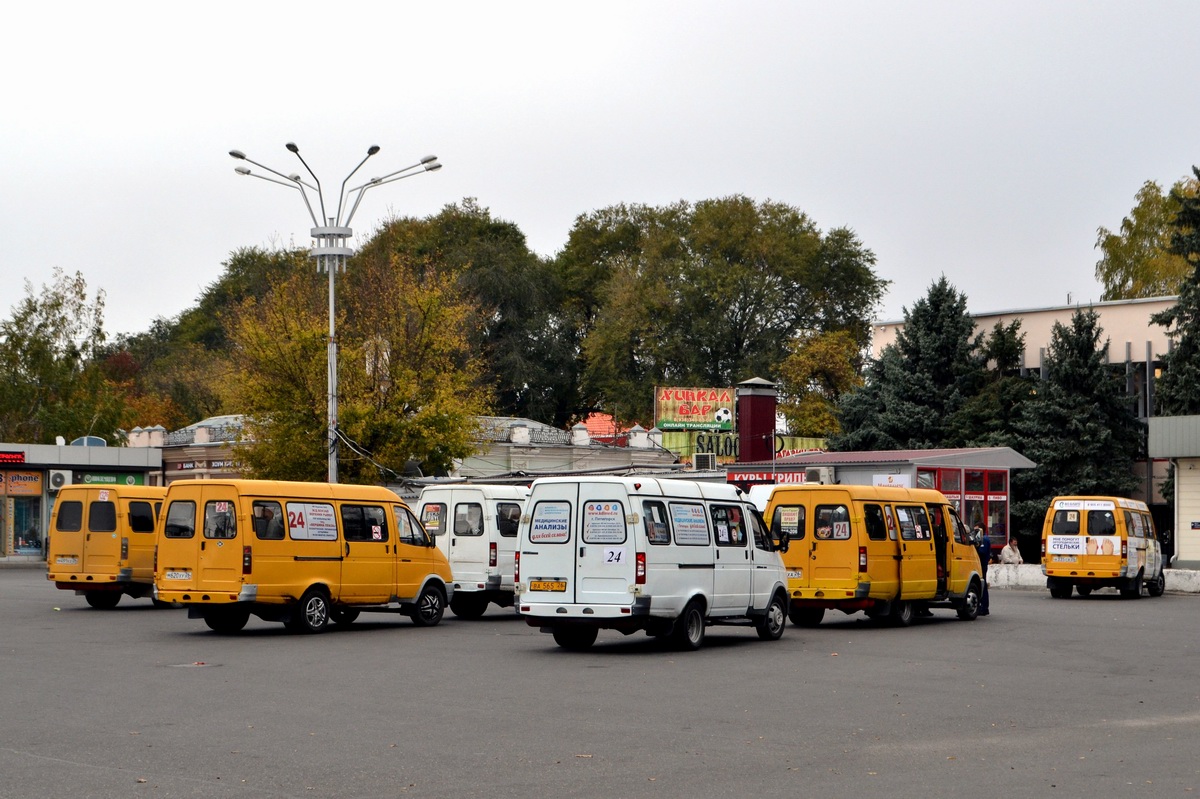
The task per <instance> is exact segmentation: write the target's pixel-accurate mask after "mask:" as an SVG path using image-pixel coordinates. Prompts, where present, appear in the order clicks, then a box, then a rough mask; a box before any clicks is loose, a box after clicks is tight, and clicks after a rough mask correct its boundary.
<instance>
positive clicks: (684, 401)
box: [654, 388, 734, 431]
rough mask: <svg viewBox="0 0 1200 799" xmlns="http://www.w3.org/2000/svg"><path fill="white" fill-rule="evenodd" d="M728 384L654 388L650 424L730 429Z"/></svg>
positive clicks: (661, 427)
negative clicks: (714, 386)
mask: <svg viewBox="0 0 1200 799" xmlns="http://www.w3.org/2000/svg"><path fill="white" fill-rule="evenodd" d="M733 400H734V393H733V389H732V388H656V389H654V424H655V426H656V427H658V429H659V430H725V431H729V430H732V429H733V408H734V403H733Z"/></svg>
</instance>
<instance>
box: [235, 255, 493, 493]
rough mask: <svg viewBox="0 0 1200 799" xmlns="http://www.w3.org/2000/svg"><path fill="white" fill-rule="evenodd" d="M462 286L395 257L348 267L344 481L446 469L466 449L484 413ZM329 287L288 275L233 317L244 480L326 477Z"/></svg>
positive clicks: (341, 330)
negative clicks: (414, 467) (243, 417)
mask: <svg viewBox="0 0 1200 799" xmlns="http://www.w3.org/2000/svg"><path fill="white" fill-rule="evenodd" d="M457 278H458V276H457V275H456V274H454V273H453V271H451V270H446V269H435V268H432V267H431V266H430V265H429V264H428V263H414V262H412V261H409V260H405V259H402V258H400V257H398V256H397V257H390V258H387V259H379V258H355V259H352V261H351V264H350V266H349V268H348V269H347V271H346V273H345V275H344V276H342V277H340V279H339V280H338V282H337V286H338V289H339V291H338V302H337V309H338V319H337V332H338V340H339V357H338V387H339V391H338V398H339V426H338V431H339V437H340V439H341V442H342V443H341V446H340V447H339V465H338V469H339V476H340V477H341V479H343V480H344V481H345V482H358V483H375V482H379V481H380V480H382V479H394V478H395V477H396V476H398V475H399V474H401V473H402V472H403V470H404V468H405V465H406V464H407V463H408V462H409V461H416V462H419V463H420V464H421V467H422V468H423V469H424V471H425V472H427V473H434V472H439V471H444V470H446V469H448V468H449V467H450V465H451V464H452V462H453V461H454V459H456V458H462V457H465V456H466V455H467V454H469V453H470V452H472V451H473V449H474V447H473V443H472V433H473V431H474V425H475V417H476V416H477V415H479V414H483V413H486V412H487V410H488V405H487V395H486V391H485V390H484V389H483V388H482V387H481V385H482V384H481V381H480V364H479V362H478V360H477V359H476V358H475V357H474V355H473V353H472V351H471V350H470V347H469V342H470V329H471V325H472V324H473V323H474V321H475V319H476V318H477V313H478V309H477V308H476V307H475V306H474V305H472V304H471V303H470V302H469V301H466V300H464V299H463V298H462V295H461V292H460V291H458V288H457ZM327 299H328V297H327V283H326V281H325V278H324V277H321V276H319V275H315V274H313V273H309V272H306V273H293V274H292V275H290V276H288V277H287V278H285V279H284V280H283V281H282V282H281V283H279V284H278V285H277V286H275V287H274V288H272V289H271V290H269V291H268V293H267V294H266V296H264V297H263V298H262V299H261V300H258V299H256V298H248V299H247V300H245V301H244V302H243V303H242V304H241V305H240V306H238V308H237V309H236V311H235V312H234V313H233V314H231V315H230V317H229V323H228V328H227V335H228V336H229V338H230V340H231V341H232V342H233V343H234V345H235V347H234V350H233V352H234V357H235V363H236V366H237V371H238V373H239V375H240V376H239V378H238V380H237V384H236V387H237V394H236V396H237V402H238V407H240V408H242V409H243V410H244V412H245V413H246V414H247V416H248V418H247V423H246V431H247V438H248V442H247V446H246V447H245V448H244V450H243V451H242V452H241V453H240V456H241V457H242V458H243V459H244V464H245V466H246V469H247V472H248V473H249V474H253V475H256V476H261V477H275V478H286V479H304V480H319V479H323V477H324V475H325V468H326V460H327V457H326V446H327V444H326V441H327V427H326V421H327V419H326V415H327V401H326V400H327V397H326V379H325V378H326V375H325V371H326V370H325V366H326V341H327V330H328V328H327V324H328V322H327V313H328V311H327Z"/></svg>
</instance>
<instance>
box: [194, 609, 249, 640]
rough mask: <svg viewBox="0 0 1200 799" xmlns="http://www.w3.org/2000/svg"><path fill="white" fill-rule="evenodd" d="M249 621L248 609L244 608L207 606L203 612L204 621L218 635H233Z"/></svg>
mask: <svg viewBox="0 0 1200 799" xmlns="http://www.w3.org/2000/svg"><path fill="white" fill-rule="evenodd" d="M248 621H250V611H249V610H248V609H245V608H237V607H234V608H209V609H208V610H207V611H206V612H205V613H204V623H205V624H207V625H208V629H210V630H212V631H213V632H214V633H216V634H218V635H233V634H234V633H237V632H241V630H242V628H243V627H245V626H246V622H248Z"/></svg>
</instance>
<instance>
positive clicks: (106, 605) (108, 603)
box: [83, 591, 121, 610]
mask: <svg viewBox="0 0 1200 799" xmlns="http://www.w3.org/2000/svg"><path fill="white" fill-rule="evenodd" d="M83 598H84V599H86V600H87V603H88V604H89V605H91V606H92V607H94V608H95V609H96V610H112V609H113V608H115V607H116V606H117V603H118V602H120V601H121V592H120V591H88V592H87V593H86V594H84V595H83Z"/></svg>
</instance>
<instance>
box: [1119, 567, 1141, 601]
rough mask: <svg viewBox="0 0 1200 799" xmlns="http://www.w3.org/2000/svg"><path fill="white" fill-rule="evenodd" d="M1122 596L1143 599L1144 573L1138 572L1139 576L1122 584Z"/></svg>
mask: <svg viewBox="0 0 1200 799" xmlns="http://www.w3.org/2000/svg"><path fill="white" fill-rule="evenodd" d="M1121 596H1123V597H1125V598H1126V599H1141V598H1142V573H1141V572H1138V574H1137V577H1134V578H1133V579H1132V580H1129V581H1128V582H1126V583H1125V584H1124V585H1123V586H1121Z"/></svg>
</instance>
